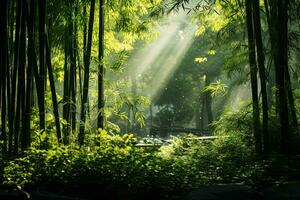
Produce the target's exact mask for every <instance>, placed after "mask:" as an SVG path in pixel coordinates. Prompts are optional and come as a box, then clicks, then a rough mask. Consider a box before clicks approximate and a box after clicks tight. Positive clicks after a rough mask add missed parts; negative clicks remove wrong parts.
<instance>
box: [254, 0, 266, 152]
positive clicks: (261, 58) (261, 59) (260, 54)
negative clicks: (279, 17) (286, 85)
mask: <svg viewBox="0 0 300 200" xmlns="http://www.w3.org/2000/svg"><path fill="white" fill-rule="evenodd" d="M253 21H254V31H255V42H256V55H257V62H258V70H259V77H260V85H261V95H262V134H263V151H264V153H267V152H268V151H269V130H268V126H269V125H268V124H269V114H268V97H267V85H266V80H267V77H266V71H265V55H264V49H263V42H262V34H261V22H260V9H259V0H254V1H253Z"/></svg>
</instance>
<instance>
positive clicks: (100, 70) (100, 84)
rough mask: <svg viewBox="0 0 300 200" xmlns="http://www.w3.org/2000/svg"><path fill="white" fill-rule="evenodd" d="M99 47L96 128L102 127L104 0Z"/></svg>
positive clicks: (100, 9) (101, 12)
mask: <svg viewBox="0 0 300 200" xmlns="http://www.w3.org/2000/svg"><path fill="white" fill-rule="evenodd" d="M99 6H100V8H99V49H98V53H99V55H98V59H99V66H98V113H99V114H98V128H101V129H103V128H104V87H103V78H104V70H103V56H104V0H100V4H99Z"/></svg>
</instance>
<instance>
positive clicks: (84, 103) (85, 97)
mask: <svg viewBox="0 0 300 200" xmlns="http://www.w3.org/2000/svg"><path fill="white" fill-rule="evenodd" d="M94 13H95V0H91V8H90V19H89V30H88V41H87V49H86V56H85V58H84V80H83V97H82V104H81V116H80V120H81V122H80V129H79V135H78V142H79V144H80V145H83V144H84V133H85V121H86V111H87V102H88V91H89V78H90V59H91V47H92V36H93V25H94Z"/></svg>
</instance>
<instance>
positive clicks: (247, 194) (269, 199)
mask: <svg viewBox="0 0 300 200" xmlns="http://www.w3.org/2000/svg"><path fill="white" fill-rule="evenodd" d="M0 199H1V200H2V199H3V200H4V199H5V200H23V199H32V200H75V199H76V200H81V199H79V198H70V197H66V196H58V195H56V194H53V193H47V192H32V193H30V194H28V193H26V192H1V191H0ZM143 199H144V198H143ZM181 199H182V200H298V199H299V200H300V181H299V182H289V183H286V184H283V185H281V186H277V187H271V188H267V189H265V190H263V191H262V192H255V191H253V190H251V189H250V188H249V187H247V186H245V185H242V184H222V185H210V186H204V187H202V188H200V189H198V190H194V191H192V192H190V193H189V194H188V195H186V196H185V197H182V198H181ZM82 200H84V199H82Z"/></svg>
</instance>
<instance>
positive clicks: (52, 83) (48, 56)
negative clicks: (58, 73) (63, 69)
mask: <svg viewBox="0 0 300 200" xmlns="http://www.w3.org/2000/svg"><path fill="white" fill-rule="evenodd" d="M46 63H47V69H48V73H49V82H50V90H51V95H52V104H53V113H54V118H55V126H56V136H57V140H58V142H59V143H61V142H62V138H61V128H60V121H59V112H58V102H57V96H56V89H55V81H54V76H53V70H52V64H51V49H50V47H49V40H48V35H46Z"/></svg>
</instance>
